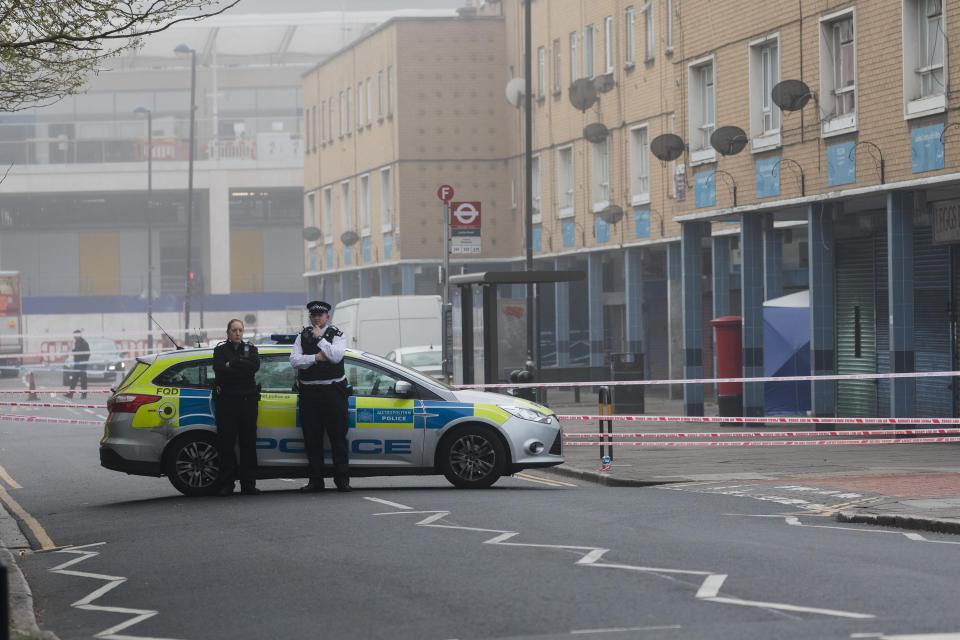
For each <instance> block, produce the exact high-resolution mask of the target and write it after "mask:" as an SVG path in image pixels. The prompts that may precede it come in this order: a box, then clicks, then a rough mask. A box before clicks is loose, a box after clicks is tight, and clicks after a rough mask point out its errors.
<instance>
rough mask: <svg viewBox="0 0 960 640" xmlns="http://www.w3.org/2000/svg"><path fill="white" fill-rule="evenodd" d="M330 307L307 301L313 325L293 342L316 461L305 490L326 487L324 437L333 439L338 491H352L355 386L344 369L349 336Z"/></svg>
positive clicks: (303, 418)
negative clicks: (350, 429) (352, 397)
mask: <svg viewBox="0 0 960 640" xmlns="http://www.w3.org/2000/svg"><path fill="white" fill-rule="evenodd" d="M330 308H331V307H330V305H329V304H328V303H326V302H321V301H319V300H315V301H313V302H311V303H309V304H307V311H308V312H309V313H310V326H309V327H305V328H304V329H303V331H302V332H301V333H300V335H299V336H297V339H296V341H295V342H294V343H293V351H291V353H290V364H291V365H292V366H293V368H294V369H296V370H297V379H298V382H299V387H300V423H301V425H302V427H303V441H304V446H305V448H306V451H307V460H308V462H309V464H310V481H309V482H308V483H307V484H306V485H305V486H303V487H301V489H300V490H301V491H303V492H306V493H312V492H319V491H323V488H324V486H323V477H324V464H323V436H324V433H326V435H327V438H328V439H329V440H330V449H331V454H332V458H333V482H334V484H335V485H336V486H337V491H350V476H349V470H348V466H347V465H348V453H347V428H348V426H349V407H348V404H347V398H348V397H349V395H350V388H349V385H348V384H347V381H346V380H347V379H346V375H345V373H344V368H343V353H344V351H345V350H346V348H347V340H346V338H345V337H344V336H343V332H342V331H340V330H339V329H337V328H336V327H335V326H333V325H332V324H330Z"/></svg>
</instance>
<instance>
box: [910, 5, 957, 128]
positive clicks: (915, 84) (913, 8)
mask: <svg viewBox="0 0 960 640" xmlns="http://www.w3.org/2000/svg"><path fill="white" fill-rule="evenodd" d="M926 3H927V0H903V3H902V15H903V18H902V20H901V24H902V26H903V115H904V118H906V119H908V120H909V119H912V118H922V117H925V116H929V115H934V114H937V113H943V112H944V111H946V108H947V100H946V87H945V85H946V84H947V82H948V80H947V77H948V76H947V73H948V71H947V70H948V66H947V62H948V60H947V50H946V46H945V38H944V37H943V34H944V32H945V31H946V28H947V27H946V8H945V7H944V4H945V3H943V2H941V3H940V30H939V33H938V34H937V40H938V44H937V46H938V48H939V51H940V56H941V58H942V61H941V62H940V63H939V64H936V63H935V64H929V63H928V61H927V60H926V59H925V55H926V52H925V51H921V50H920V49H921V45H922V41H921V33H922V29H924V28H925V27H926V24H925V23H926V21H927V17H926ZM937 70H939V72H940V77H941V80H940V81H939V82H938V83H937V84H939V85H940V86H939V91H935V92H931V93H928V94H926V95H924V93H923V84H924V83H923V76H924V75H927V74H932V73H934V72H935V71H937Z"/></svg>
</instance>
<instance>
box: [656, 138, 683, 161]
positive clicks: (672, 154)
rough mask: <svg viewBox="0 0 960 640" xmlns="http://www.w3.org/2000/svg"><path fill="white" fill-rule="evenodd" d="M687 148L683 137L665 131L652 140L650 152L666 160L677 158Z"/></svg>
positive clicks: (659, 158)
mask: <svg viewBox="0 0 960 640" xmlns="http://www.w3.org/2000/svg"><path fill="white" fill-rule="evenodd" d="M686 149H687V145H685V144H684V143H683V138H681V137H680V136H678V135H677V134H675V133H664V134H662V135H659V136H657V137H656V138H654V139H653V140H651V141H650V152H651V153H653V155H654V156H656V158H657V159H658V160H663V161H664V162H672V161H674V160H676V159H677V158H679V157H680V156H682V155H683V152H684V151H686Z"/></svg>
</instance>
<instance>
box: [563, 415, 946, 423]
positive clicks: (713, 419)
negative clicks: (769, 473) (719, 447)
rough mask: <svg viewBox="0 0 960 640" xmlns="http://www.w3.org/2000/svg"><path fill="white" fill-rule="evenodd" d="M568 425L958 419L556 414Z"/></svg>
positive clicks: (943, 420) (930, 420) (940, 420)
mask: <svg viewBox="0 0 960 640" xmlns="http://www.w3.org/2000/svg"><path fill="white" fill-rule="evenodd" d="M557 420H567V421H570V422H574V421H579V422H594V421H597V420H604V421H611V422H699V423H714V424H717V423H720V424H723V423H730V424H892V425H898V424H907V425H909V424H947V425H950V424H956V425H960V418H814V417H810V416H749V417H747V416H730V417H726V416H615V415H609V416H607V415H604V416H581V415H557Z"/></svg>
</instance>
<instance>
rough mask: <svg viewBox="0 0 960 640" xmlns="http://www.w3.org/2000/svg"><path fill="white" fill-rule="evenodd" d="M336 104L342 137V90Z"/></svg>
mask: <svg viewBox="0 0 960 640" xmlns="http://www.w3.org/2000/svg"><path fill="white" fill-rule="evenodd" d="M338 106H339V108H338V109H337V115H338V116H339V118H340V137H341V138H342V137H343V132H344V126H343V91H341V92H340V97H339V100H338Z"/></svg>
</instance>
